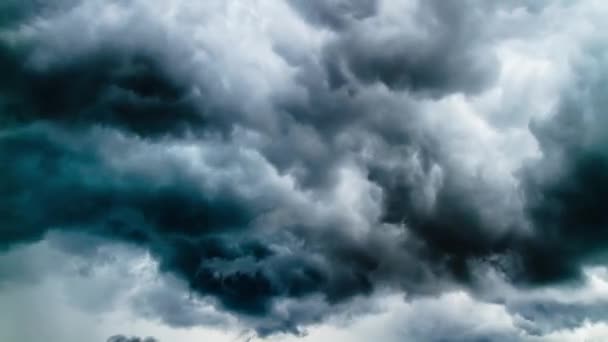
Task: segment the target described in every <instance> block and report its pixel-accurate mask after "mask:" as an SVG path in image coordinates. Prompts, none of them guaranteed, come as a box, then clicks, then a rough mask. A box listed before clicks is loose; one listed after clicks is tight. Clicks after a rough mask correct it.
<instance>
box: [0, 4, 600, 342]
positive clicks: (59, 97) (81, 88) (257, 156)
mask: <svg viewBox="0 0 608 342" xmlns="http://www.w3.org/2000/svg"><path fill="white" fill-rule="evenodd" d="M83 3H86V2H83ZM290 3H291V4H292V5H293V7H294V8H296V9H297V10H298V13H300V14H301V15H303V16H304V18H305V19H306V20H307V21H308V22H309V23H311V24H312V25H320V26H322V27H329V28H330V29H331V30H330V31H331V34H332V36H331V38H330V39H329V40H328V42H327V43H325V44H324V45H322V46H321V47H320V51H321V53H320V54H319V55H317V54H309V55H306V54H304V55H298V51H297V48H293V47H291V46H277V47H276V50H277V51H278V52H279V53H280V54H281V56H282V57H283V58H284V59H285V61H286V62H287V63H288V64H289V66H290V67H291V68H292V69H290V70H291V71H294V80H293V81H294V83H295V85H294V87H293V88H294V89H291V88H289V87H286V89H276V90H275V89H273V91H272V92H270V95H268V96H266V95H265V96H266V97H268V98H265V100H266V101H268V103H266V102H264V103H262V104H258V103H255V102H247V101H248V99H249V93H248V92H247V91H242V90H241V89H245V88H247V87H246V86H243V84H247V83H246V82H245V81H242V82H241V76H242V78H243V79H245V78H246V73H245V72H243V73H240V72H239V70H240V69H239V68H242V69H243V71H247V70H248V69H247V65H241V64H238V63H237V64H238V65H230V64H222V63H223V61H222V56H221V54H220V53H218V54H217V55H215V54H213V53H209V51H212V50H213V49H214V48H218V49H219V47H218V46H216V45H212V44H211V43H208V42H205V43H201V44H202V45H203V46H202V47H201V50H204V51H205V56H211V57H206V58H209V59H208V60H205V63H199V64H197V63H195V62H194V60H196V58H195V57H197V58H201V57H200V54H199V55H196V54H195V53H194V51H192V50H190V49H189V48H187V47H185V46H188V39H190V38H191V37H184V36H179V35H173V36H172V35H171V34H170V33H169V32H168V31H170V29H168V28H165V27H163V26H162V25H160V24H156V23H154V21H153V20H151V19H149V18H146V17H143V18H140V17H138V16H137V15H134V16H133V17H129V18H130V19H129V20H127V21H126V23H123V24H122V26H121V25H119V28H118V29H114V30H112V29H104V28H103V25H101V26H102V28H101V29H98V32H97V31H95V34H92V35H89V36H83V37H80V36H79V35H73V34H72V33H69V32H72V31H73V30H74V29H75V27H77V25H78V24H79V23H81V21H78V20H75V19H73V18H72V17H70V16H68V19H69V20H68V19H65V18H63V17H61V16H60V17H59V19H53V18H54V17H53V15H54V14H49V13H47V12H40V13H39V15H40V16H41V17H43V18H50V19H48V20H50V23H51V24H47V25H50V26H51V27H50V28H49V27H47V26H44V25H42V26H41V27H37V26H36V24H35V23H34V22H32V21H29V19H28V20H26V19H27V18H30V16H28V15H23V16H21V17H19V18H20V19H18V20H15V21H14V22H12V21H6V24H5V23H4V22H3V24H5V25H7V27H9V28H11V29H12V30H13V31H10V30H9V31H10V32H12V34H13V35H12V36H11V35H10V34H9V35H8V37H12V38H11V39H8V38H7V39H2V40H1V41H0V68H1V69H2V71H3V73H4V77H3V79H2V80H0V109H1V110H2V118H1V120H2V121H1V124H2V126H1V127H2V129H1V131H0V165H2V166H3V167H2V170H1V171H0V174H1V176H2V177H0V192H1V193H3V194H4V195H3V196H2V197H0V234H1V239H0V248H2V249H7V248H10V247H11V246H14V245H16V244H20V243H26V242H32V241H36V240H40V239H42V238H43V237H44V236H45V234H48V233H49V232H50V231H77V232H81V233H86V234H92V235H97V236H101V237H103V238H106V239H108V240H119V241H123V242H128V243H132V244H136V245H139V246H141V247H143V248H145V249H147V250H149V252H150V253H151V255H152V256H153V257H154V258H155V259H156V260H157V261H158V264H159V267H160V269H161V270H162V271H164V272H167V273H170V274H172V275H175V276H177V277H179V278H180V279H182V280H184V281H185V282H186V283H187V285H188V287H189V288H190V289H191V290H192V291H193V292H195V293H196V294H198V295H201V296H204V297H206V298H211V300H212V301H214V304H216V305H217V307H219V308H221V309H224V310H226V311H228V312H230V313H233V314H235V315H238V316H239V317H240V318H242V319H243V321H245V322H248V323H250V325H251V326H252V327H253V328H255V329H257V331H258V332H259V333H260V335H265V334H270V333H273V332H275V331H286V332H292V333H299V332H300V331H301V330H300V328H301V327H302V325H306V324H310V323H315V322H319V321H320V320H322V319H323V318H324V317H325V316H326V315H327V314H329V313H332V312H334V311H337V310H338V309H336V308H337V307H339V306H340V305H341V304H343V303H345V302H346V301H348V300H350V299H352V298H355V297H357V296H365V295H369V294H371V293H373V292H374V290H376V289H378V288H381V287H385V286H388V287H390V288H397V289H399V290H402V291H405V292H407V293H408V294H411V295H417V294H423V293H431V294H434V293H437V292H440V291H442V290H445V289H448V288H453V287H456V286H463V285H464V286H472V285H473V284H472V282H473V279H472V272H473V270H472V267H473V266H472V263H473V262H478V261H479V260H480V259H485V258H490V257H494V256H495V255H497V254H499V255H500V254H509V253H510V254H515V255H516V258H515V259H517V260H518V261H519V262H520V264H521V269H518V272H521V273H522V277H523V278H524V279H525V280H532V281H534V282H538V281H542V280H555V279H557V278H562V277H565V276H566V275H569V274H576V273H577V272H578V270H579V268H580V262H581V261H582V260H583V256H588V255H592V254H593V253H592V252H593V251H599V250H600V247H601V246H602V244H601V242H600V241H601V240H602V239H605V236H603V235H601V234H600V239H593V238H592V237H591V236H592V235H591V234H592V233H596V232H597V231H598V229H602V228H605V225H606V221H605V216H603V214H602V212H601V205H600V204H599V203H601V202H600V199H601V198H603V196H604V195H605V194H606V192H607V191H608V190H607V189H608V185H606V184H608V182H606V177H605V174H606V172H605V171H606V170H605V169H606V164H607V163H606V160H605V154H602V153H603V152H601V151H602V150H601V149H591V148H589V147H588V146H587V145H581V144H580V143H578V142H576V141H573V140H572V139H576V137H578V136H579V133H580V131H578V130H577V131H575V132H574V133H573V134H572V137H570V135H569V136H568V137H566V138H567V139H562V138H561V137H559V136H554V135H553V134H562V133H561V132H567V130H566V129H565V127H561V125H562V124H561V123H560V122H561V121H560V120H566V122H574V123H578V121H577V119H576V118H569V117H568V115H571V114H569V113H571V112H572V111H570V110H563V111H561V112H560V113H559V114H558V115H557V117H556V119H555V120H553V121H551V122H549V123H548V124H546V125H545V126H543V128H538V129H537V130H535V132H536V135H537V137H538V138H539V141H540V142H541V147H542V149H543V151H545V152H546V159H545V160H543V161H541V162H540V164H542V166H541V167H540V168H539V169H545V168H546V167H545V166H544V164H545V163H550V164H551V163H553V162H552V161H551V160H552V159H551V158H552V157H551V155H553V154H556V155H558V156H559V158H557V157H556V158H557V159H556V163H558V165H559V166H560V167H559V168H558V169H559V172H560V173H559V177H557V178H551V179H545V178H543V177H541V175H536V176H535V175H534V173H533V172H530V173H526V172H524V174H526V177H524V178H525V179H526V183H525V186H526V187H525V189H524V193H525V194H526V195H527V196H528V198H527V200H528V201H527V203H526V204H527V205H528V212H529V213H530V217H529V221H530V222H531V224H532V227H533V232H534V235H533V236H527V235H525V234H522V231H524V229H522V228H521V226H522V225H524V223H525V221H526V218H524V217H523V216H524V214H523V213H521V212H519V211H518V209H519V205H520V204H521V199H520V198H518V197H517V195H513V194H511V193H504V191H503V188H500V187H499V186H498V185H496V184H494V183H493V182H492V180H490V181H487V180H484V179H482V178H481V177H476V176H474V175H473V176H471V175H470V174H469V173H468V172H467V171H465V170H464V167H463V166H462V165H461V164H462V163H464V162H463V161H461V160H458V159H456V160H455V159H454V158H451V156H450V155H449V154H450V152H449V151H450V150H449V149H448V147H449V145H450V143H451V141H452V137H450V136H439V133H437V132H436V131H435V127H428V124H427V123H425V121H424V118H422V117H421V116H423V115H424V111H423V110H422V108H421V105H420V103H419V102H418V101H420V99H421V98H424V99H425V100H429V101H434V100H437V99H439V98H443V97H446V96H449V95H452V94H467V95H473V94H477V93H480V92H483V90H485V89H487V88H488V87H490V86H491V84H492V82H493V80H494V79H495V78H496V77H497V73H498V70H497V69H498V64H497V60H496V58H495V56H494V53H495V51H493V50H492V49H491V47H490V45H491V44H490V42H491V41H492V37H489V36H487V35H488V34H487V32H489V31H491V30H489V29H488V31H484V30H483V29H482V28H483V26H484V25H486V24H485V23H486V22H488V21H492V20H494V19H496V20H498V19H497V18H496V16H497V15H496V13H497V12H498V10H499V7H500V6H491V5H486V4H485V2H483V4H482V2H477V1H465V2H462V3H456V2H445V1H424V2H422V1H421V2H419V3H417V5H416V6H413V7H412V8H411V9H409V12H407V13H403V15H404V16H406V17H407V18H408V19H410V20H409V21H404V20H402V18H400V17H399V16H397V17H394V18H388V19H387V20H388V22H386V21H385V20H380V19H379V18H378V16H379V13H380V11H381V10H382V8H381V5H382V4H380V3H378V2H376V1H333V2H322V1H312V2H303V1H291V2H290ZM11 4H12V5H11V6H13V7H11V8H14V10H15V11H22V12H19V13H29V12H28V11H30V10H31V8H25V7H23V8H19V7H18V6H17V7H16V5H15V4H14V3H11ZM385 5H386V4H385ZM117 6H124V7H125V8H131V7H129V6H136V5H135V4H133V3H131V2H125V3H121V4H119V5H117ZM76 8H77V9H79V7H76ZM133 8H134V9H131V10H130V12H129V11H128V12H129V13H131V14H132V13H136V14H137V13H138V12H137V9H138V7H133ZM505 8H507V9H508V8H510V7H508V6H507V7H500V10H504V9H505ZM384 10H387V9H384ZM73 11H74V10H73V9H71V10H69V11H68V10H66V12H65V13H68V14H70V15H74V16H76V17H78V16H77V15H76V14H78V13H80V12H73ZM388 11H389V12H390V11H391V9H390V8H389V9H388ZM61 13H64V12H61ZM74 13H76V14H74ZM84 13H85V14H83V16H84V17H87V16H90V15H91V14H90V13H89V12H86V11H85V12H84ZM36 16H37V15H34V17H36ZM389 17H390V16H389ZM78 18H79V17H78ZM382 19H386V18H382ZM19 20H23V23H24V25H25V26H26V27H28V25H31V28H32V30H33V32H34V33H35V34H34V35H33V36H34V37H33V38H32V37H30V36H27V34H25V36H23V37H22V36H20V35H19V32H20V31H19V28H20V27H22V26H20V25H19V24H20V23H21V22H20V21H19ZM53 20H57V21H60V20H67V24H66V23H64V22H62V23H63V25H65V26H66V27H68V28H71V29H72V30H68V31H69V32H68V31H66V30H65V29H64V30H60V29H57V30H53V27H52V23H53ZM70 20H73V22H72V21H70ZM391 20H396V21H394V22H393V21H391ZM404 22H405V23H404ZM58 26H61V25H58ZM384 26H388V27H389V28H390V30H389V29H386V27H384ZM41 28H46V29H48V30H43V29H41ZM376 28H377V29H376ZM207 29H208V28H207ZM27 32H29V31H28V30H26V33H27ZM204 33H205V34H209V35H213V34H214V33H213V31H211V33H208V32H206V31H205V32H204ZM56 35H57V36H59V37H62V36H65V38H70V39H71V41H73V43H74V44H73V45H72V46H70V49H67V50H62V49H60V47H65V45H61V44H60V43H58V42H57V38H58V37H57V36H56ZM72 35H73V36H72ZM91 37H94V38H91ZM53 38H55V39H53ZM211 41H214V40H212V39H211ZM204 44H209V45H204ZM291 48H293V49H291ZM290 49H291V50H290ZM251 53H252V54H254V53H255V51H251ZM195 55H196V56H195ZM294 56H295V57H294ZM209 65H211V66H209ZM222 68H225V70H224V69H222ZM231 68H234V69H235V70H236V71H235V70H232V69H231ZM214 69H218V70H214ZM234 75H239V78H238V79H239V82H234V83H232V84H230V82H227V81H226V79H229V78H230V77H233V76H234ZM226 84H228V85H226ZM380 84H383V86H379V85H380ZM240 87H243V88H240ZM593 87H595V85H592V88H593ZM593 89H595V88H593ZM247 90H250V91H251V92H252V93H255V91H256V90H257V89H254V87H251V89H249V88H247ZM592 93H593V92H592ZM255 94H257V93H255ZM302 94H304V95H302ZM594 99H595V97H594ZM596 100H597V99H596ZM252 103H253V104H257V105H259V106H257V107H256V106H252V105H251V104H252ZM567 103H568V102H565V104H564V106H566V104H567ZM577 103H578V102H576V103H575V104H577ZM588 105H589V103H587V102H584V101H583V105H582V106H583V107H585V108H586V106H588ZM566 107H567V106H566ZM566 107H564V108H566ZM592 107H593V106H592ZM574 108H578V107H577V106H574ZM593 108H596V107H593ZM597 108H600V107H597ZM560 118H561V119H560ZM554 126H555V127H554ZM565 126H567V127H568V129H573V130H576V129H577V127H579V126H576V125H571V124H568V125H565ZM578 129H580V130H583V131H584V130H585V129H587V128H585V127H579V128H578ZM555 132H557V133H555ZM259 141H263V142H264V141H266V142H270V143H260V142H259ZM594 146H595V145H594ZM564 149H568V151H567V152H568V153H566V152H564V153H562V152H561V151H562V150H564ZM570 150H571V151H573V152H576V153H570V152H571V151H570ZM472 153H474V152H472ZM573 156H576V158H575V157H573ZM549 166H551V167H553V166H554V165H553V164H551V165H549ZM349 175H350V177H351V178H353V179H354V180H352V179H350V180H349V179H348V177H349ZM344 179H346V181H344ZM342 181H344V184H342V183H341V182H342ZM342 188H346V189H347V191H344V190H342ZM345 193H346V194H345ZM352 198H355V200H352ZM574 198H577V200H580V199H582V201H579V202H576V201H574V200H573V199H574ZM349 201H351V202H353V201H358V202H357V203H356V204H353V205H352V208H351V207H348V204H349ZM571 202H576V203H578V204H574V205H572V204H571ZM489 203H491V204H492V205H491V207H490V205H489ZM512 203H515V204H512ZM581 224H582V225H581ZM581 229H582V231H583V232H586V233H589V234H582V235H580V234H578V233H577V234H574V232H575V231H576V232H580V231H581ZM604 230H605V229H604ZM596 237H597V235H596ZM571 242H574V244H571ZM555 253H558V254H560V255H563V256H567V257H565V258H559V259H558V260H555V258H554V257H553V256H554V255H555ZM549 266H550V267H549ZM513 267H514V268H517V267H515V266H513ZM507 271H509V269H507ZM508 276H512V274H508ZM514 278H516V277H514ZM172 300H173V299H172V297H171V296H168V295H166V294H163V293H157V294H154V295H151V296H149V297H147V299H146V300H145V301H143V302H140V303H139V305H140V306H141V308H142V310H144V311H152V312H151V313H149V314H150V315H151V316H155V313H154V311H157V312H162V314H158V315H157V316H160V317H162V319H163V321H165V322H167V323H169V324H172V325H176V326H190V325H193V324H195V321H196V320H197V319H199V318H200V317H201V316H197V315H195V314H190V313H188V312H184V311H180V310H176V308H175V307H174V306H171V305H168V304H167V303H170V302H171V301H172ZM293 303H296V304H293ZM281 305H282V306H281ZM298 305H300V306H298ZM117 338H123V337H117ZM488 338H490V337H488ZM116 341H123V340H116ZM124 341H129V340H124Z"/></svg>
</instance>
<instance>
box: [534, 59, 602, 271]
mask: <svg viewBox="0 0 608 342" xmlns="http://www.w3.org/2000/svg"><path fill="white" fill-rule="evenodd" d="M590 50H591V51H593V50H595V49H593V48H590ZM604 55H605V52H604V50H600V51H596V52H595V53H594V54H591V55H590V56H588V57H586V58H584V59H583V60H582V61H579V62H578V66H577V67H576V69H575V70H576V71H577V73H578V74H577V76H576V82H574V84H573V85H572V88H569V89H566V90H565V91H564V94H563V98H562V101H561V103H560V105H559V107H558V109H557V111H556V113H554V114H553V116H552V117H551V118H549V119H548V120H546V121H544V122H536V123H533V125H532V127H531V129H532V131H533V133H534V134H535V136H536V137H537V139H538V141H539V144H540V146H541V149H542V151H543V154H544V156H543V158H542V159H541V160H540V161H537V162H535V163H532V164H531V165H529V166H528V168H527V169H526V170H525V180H526V183H525V184H526V192H527V198H528V208H527V209H528V212H529V215H530V218H531V220H532V222H533V224H534V227H535V232H534V234H535V237H534V241H533V242H531V243H530V245H529V246H528V248H527V249H526V252H525V254H524V257H523V262H524V263H526V265H525V267H526V268H527V269H528V270H529V276H530V277H532V278H533V280H537V281H541V282H550V281H555V280H563V279H568V278H570V277H572V276H577V275H579V272H580V265H581V264H582V263H598V262H599V263H604V262H605V254H604V251H605V249H606V246H607V245H606V241H608V214H607V212H606V210H605V206H604V204H603V203H604V199H605V198H606V196H607V195H608V154H607V153H606V147H607V146H608V133H607V132H606V130H605V129H604V127H606V126H605V125H606V123H608V121H607V117H606V113H605V108H606V100H605V96H604V92H605V89H606V86H607V85H608V82H607V80H606V79H605V78H604V77H595V76H594V75H596V74H600V73H602V71H600V70H598V69H601V68H604V67H605V63H602V62H600V61H602V58H603V57H602V56H604Z"/></svg>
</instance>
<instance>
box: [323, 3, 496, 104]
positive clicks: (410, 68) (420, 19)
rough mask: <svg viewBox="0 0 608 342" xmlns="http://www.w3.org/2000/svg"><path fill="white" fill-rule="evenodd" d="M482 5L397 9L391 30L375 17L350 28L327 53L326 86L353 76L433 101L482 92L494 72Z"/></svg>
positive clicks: (419, 5)
mask: <svg viewBox="0 0 608 342" xmlns="http://www.w3.org/2000/svg"><path fill="white" fill-rule="evenodd" d="M483 7H484V6H479V5H478V4H477V3H475V2H464V3H462V2H458V3H456V2H445V1H421V2H419V3H417V5H416V6H415V9H413V10H411V11H413V12H414V13H406V11H405V10H404V9H396V10H402V11H404V13H403V14H402V15H403V16H404V17H402V18H401V19H400V20H401V22H394V23H391V24H390V25H391V28H390V29H388V28H386V27H385V26H386V25H387V24H386V23H384V22H382V21H374V20H373V19H370V20H368V21H367V22H365V23H364V24H361V25H358V26H353V27H352V28H351V29H350V30H348V31H347V32H345V33H344V34H342V35H340V36H339V38H338V39H337V40H336V41H335V42H334V43H333V44H332V45H330V46H328V47H327V49H326V51H325V56H324V63H325V66H326V68H327V70H328V72H329V74H330V75H331V76H332V78H331V79H330V82H331V83H332V85H333V86H335V87H339V86H341V85H342V84H343V83H345V82H348V79H349V78H352V77H354V78H355V79H356V80H358V81H360V82H363V83H375V82H381V83H383V84H384V85H386V86H387V87H389V88H394V89H398V90H401V89H405V90H410V91H413V92H415V93H420V94H423V95H430V96H433V97H438V96H444V95H447V94H450V93H458V92H462V93H466V94H471V93H476V92H479V91H482V90H484V89H486V88H487V87H488V86H489V85H490V83H491V82H492V81H493V80H494V79H495V77H496V72H497V62H496V59H495V57H494V55H493V52H492V51H491V50H489V49H487V48H486V47H485V46H484V45H485V44H487V43H488V42H487V39H488V37H484V34H485V32H483V31H480V30H479V27H480V23H482V22H483V21H484V20H488V18H489V17H492V15H493V13H492V12H491V11H484V10H483ZM406 18H407V19H406ZM395 20H397V19H395ZM399 26H401V27H399ZM395 28H397V29H395Z"/></svg>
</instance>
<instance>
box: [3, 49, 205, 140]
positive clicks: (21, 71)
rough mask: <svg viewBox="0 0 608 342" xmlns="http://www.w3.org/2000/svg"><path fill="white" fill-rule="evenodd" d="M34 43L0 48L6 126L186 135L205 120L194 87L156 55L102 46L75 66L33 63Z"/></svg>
mask: <svg viewBox="0 0 608 342" xmlns="http://www.w3.org/2000/svg"><path fill="white" fill-rule="evenodd" d="M32 43H33V44H35V42H27V43H24V44H9V43H6V42H5V43H3V44H2V45H1V46H0V59H1V60H0V65H2V71H3V75H4V77H3V79H2V81H1V82H0V89H2V92H3V99H2V102H1V105H2V108H3V112H4V113H5V114H4V115H3V118H2V120H3V122H5V123H9V124H10V123H12V124H18V123H24V122H26V123H27V122H31V121H36V120H49V121H57V122H62V123H63V124H66V125H68V124H69V125H73V126H79V125H82V126H87V125H91V124H105V125H115V126H118V127H121V128H124V129H128V130H132V131H134V132H137V133H140V134H144V135H150V134H172V133H184V132H185V131H187V130H188V129H190V128H192V127H196V126H200V125H203V123H204V119H203V115H202V114H201V113H200V112H198V111H197V109H196V108H195V105H194V104H193V98H192V94H191V93H190V89H188V88H187V85H186V84H183V83H182V81H180V80H178V79H176V78H175V75H171V74H169V73H168V70H166V69H165V68H163V67H162V64H163V63H165V61H162V57H161V56H158V53H157V52H156V53H155V52H152V51H145V50H144V51H137V50H136V51H130V50H129V49H128V48H121V47H120V46H116V45H120V43H110V42H103V43H101V44H100V46H98V47H96V48H94V49H93V50H92V51H87V52H86V53H83V54H81V55H76V56H73V57H72V58H70V60H69V61H62V60H60V61H56V62H54V63H53V62H51V63H49V64H48V65H35V64H36V63H35V62H33V61H32V59H33V58H34V56H35V54H36V51H35V46H34V47H32V46H29V45H31V44H32Z"/></svg>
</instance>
